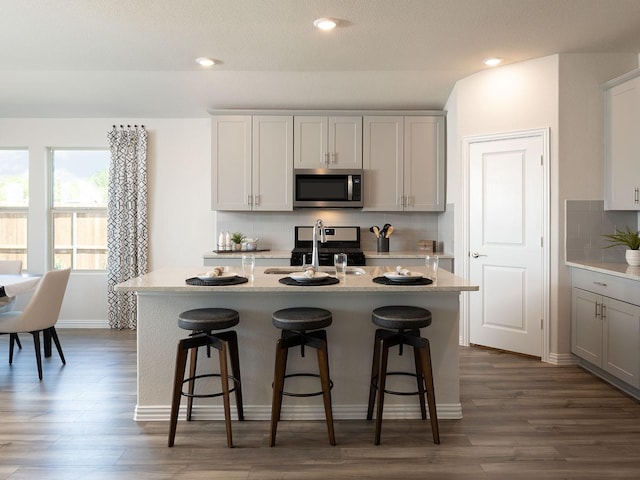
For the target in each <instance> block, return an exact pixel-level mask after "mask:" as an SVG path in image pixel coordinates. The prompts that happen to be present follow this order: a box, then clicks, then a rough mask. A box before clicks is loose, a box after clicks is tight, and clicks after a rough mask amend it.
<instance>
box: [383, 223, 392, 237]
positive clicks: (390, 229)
mask: <svg viewBox="0 0 640 480" xmlns="http://www.w3.org/2000/svg"><path fill="white" fill-rule="evenodd" d="M392 233H393V225H389V228H387V233H385V235H384V236H385V238H389V237H390V236H391V234H392Z"/></svg>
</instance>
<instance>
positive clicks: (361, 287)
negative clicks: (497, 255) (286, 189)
mask: <svg viewBox="0 0 640 480" xmlns="http://www.w3.org/2000/svg"><path fill="white" fill-rule="evenodd" d="M210 268H211V267H173V268H163V269H160V270H156V271H153V272H150V273H148V274H146V275H142V276H140V277H136V278H133V279H131V280H128V281H126V282H123V283H120V284H118V285H116V287H115V289H116V290H118V291H133V292H138V293H153V292H164V293H169V292H171V293H196V292H197V293H206V292H209V293H211V292H237V293H242V292H280V293H282V292H286V293H292V294H295V293H302V292H305V293H309V292H310V291H311V290H313V291H322V292H342V293H346V292H362V293H372V292H387V293H388V292H462V291H475V290H478V286H477V285H472V284H470V283H469V282H467V281H466V280H465V279H464V278H462V277H458V276H457V275H453V274H452V273H449V272H447V271H446V270H443V269H440V270H439V271H438V280H437V281H436V282H435V283H433V284H431V285H411V284H407V285H406V286H405V285H381V284H378V283H374V282H373V278H374V277H377V276H381V275H383V274H384V272H390V271H394V268H391V267H358V268H362V269H363V270H364V271H365V272H366V273H365V274H364V275H353V274H348V275H347V276H346V277H345V278H344V279H340V283H338V284H335V285H323V286H298V285H284V284H282V283H279V281H278V280H279V279H280V278H282V277H285V276H286V274H265V273H264V272H265V269H267V268H283V267H256V268H255V276H254V279H253V281H250V282H247V283H243V284H238V285H227V286H225V285H216V286H194V285H187V284H186V283H185V280H186V279H187V278H191V277H194V276H197V275H199V274H202V273H204V271H205V269H206V270H209V269H210ZM294 268H295V267H294ZM230 271H237V272H238V275H241V273H240V272H241V270H239V269H235V268H234V267H230Z"/></svg>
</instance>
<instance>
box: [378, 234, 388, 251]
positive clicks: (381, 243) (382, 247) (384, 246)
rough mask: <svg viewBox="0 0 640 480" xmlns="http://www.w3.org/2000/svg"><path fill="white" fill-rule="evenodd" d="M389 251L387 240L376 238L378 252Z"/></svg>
mask: <svg viewBox="0 0 640 480" xmlns="http://www.w3.org/2000/svg"><path fill="white" fill-rule="evenodd" d="M388 251H389V239H388V238H386V237H378V252H388Z"/></svg>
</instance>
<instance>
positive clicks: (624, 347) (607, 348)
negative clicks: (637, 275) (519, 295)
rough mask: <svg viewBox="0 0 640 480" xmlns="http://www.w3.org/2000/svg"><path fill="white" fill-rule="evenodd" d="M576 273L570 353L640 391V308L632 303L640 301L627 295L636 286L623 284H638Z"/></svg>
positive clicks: (605, 276)
mask: <svg viewBox="0 0 640 480" xmlns="http://www.w3.org/2000/svg"><path fill="white" fill-rule="evenodd" d="M576 272H578V270H575V269H574V275H573V280H572V284H573V286H572V302H571V303H572V308H571V310H572V322H571V351H572V352H573V353H574V354H575V355H577V356H578V357H580V358H581V359H584V360H585V361H587V362H588V363H589V364H591V365H593V366H595V367H597V368H599V369H601V370H602V371H604V372H606V373H608V374H610V375H612V376H614V377H615V378H617V379H619V380H622V381H623V382H624V383H626V384H629V385H630V386H632V387H634V388H636V389H638V388H640V306H639V305H636V304H634V303H630V302H637V299H636V298H630V297H629V296H628V295H627V291H628V290H629V289H631V290H633V285H632V286H631V287H626V286H625V285H624V284H622V283H621V282H625V281H628V282H631V283H635V284H636V285H635V289H636V290H637V288H638V285H637V284H638V282H635V281H633V280H624V279H619V278H615V277H612V276H608V275H600V274H594V273H587V274H585V273H584V272H581V273H578V274H577V275H576ZM576 277H577V278H576ZM605 293H606V294H605ZM610 295H611V296H610ZM614 297H618V298H614ZM638 303H640V302H638Z"/></svg>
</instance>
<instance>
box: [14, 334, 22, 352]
mask: <svg viewBox="0 0 640 480" xmlns="http://www.w3.org/2000/svg"><path fill="white" fill-rule="evenodd" d="M11 335H13V336H14V338H15V341H16V345H18V348H19V349H20V350H22V344H21V343H20V337H18V334H17V333H12V334H11Z"/></svg>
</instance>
